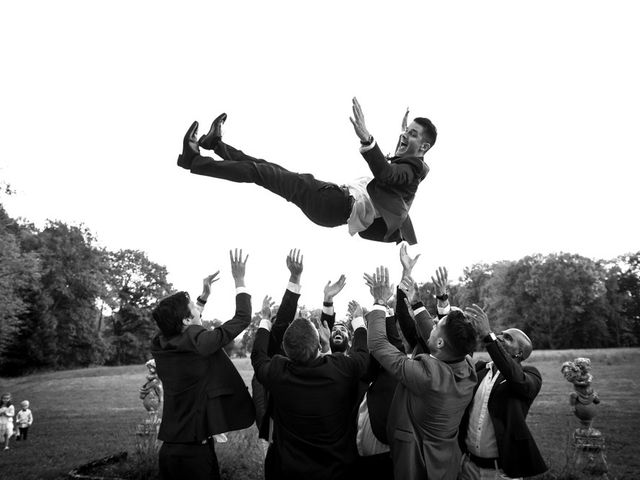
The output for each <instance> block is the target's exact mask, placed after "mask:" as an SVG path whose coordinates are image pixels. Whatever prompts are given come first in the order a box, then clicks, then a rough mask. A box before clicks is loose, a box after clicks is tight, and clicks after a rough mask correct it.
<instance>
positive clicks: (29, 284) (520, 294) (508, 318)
mask: <svg viewBox="0 0 640 480" xmlns="http://www.w3.org/2000/svg"><path fill="white" fill-rule="evenodd" d="M172 291H173V287H172V285H171V284H170V283H169V282H168V281H167V270H166V268H165V267H164V266H162V265H159V264H157V263H155V262H153V261H151V260H150V259H149V258H148V257H147V256H146V254H145V253H144V252H141V251H138V250H119V251H115V252H114V251H109V250H107V249H104V248H100V247H98V246H97V245H96V240H95V238H94V236H93V235H92V234H91V232H90V231H89V230H88V229H87V228H85V227H83V226H73V225H68V224H66V223H64V222H60V221H49V222H48V223H47V224H46V226H45V227H44V228H41V229H38V228H36V227H35V226H34V225H33V224H30V223H28V222H25V221H23V220H18V219H15V218H12V217H10V216H9V215H8V214H7V212H6V211H5V209H4V208H3V206H2V204H0V373H2V374H9V375H14V374H20V373H24V372H27V371H31V370H35V369H45V368H53V369H60V368H73V367H82V366H89V365H105V364H106V365H122V364H132V363H141V362H144V361H146V360H147V359H148V349H149V343H150V340H151V338H152V337H153V335H154V334H155V332H156V327H155V324H154V323H153V320H152V319H151V316H150V311H151V309H152V307H153V306H154V304H155V303H156V302H157V301H158V300H159V299H161V298H162V297H164V296H166V295H168V294H169V293H172ZM420 293H421V297H422V299H423V301H424V303H425V305H427V306H428V308H429V309H430V311H432V312H434V311H435V299H434V297H433V285H432V284H431V283H430V282H427V283H425V284H422V285H421V286H420ZM449 297H450V301H451V303H452V305H459V306H461V307H465V306H468V305H471V304H472V303H476V304H478V305H480V306H481V307H483V308H484V309H485V311H487V312H488V313H489V315H490V317H491V321H492V325H494V327H495V328H496V330H498V329H500V328H506V327H508V326H515V327H518V328H521V329H522V330H524V331H525V332H526V333H527V334H529V336H530V337H531V338H532V340H533V342H534V345H535V347H536V349H544V348H596V347H625V346H638V345H639V344H640V252H636V253H631V254H626V255H621V256H619V257H617V258H615V259H611V260H593V259H589V258H586V257H583V256H580V255H575V254H569V253H554V254H548V255H540V254H537V255H530V256H526V257H524V258H522V259H520V260H515V261H510V260H509V261H500V262H495V263H492V264H484V263H482V264H475V265H472V266H471V267H468V268H465V269H464V271H463V275H462V277H461V278H460V279H459V280H458V281H457V282H452V283H451V285H450V294H449ZM310 313H311V314H313V313H316V314H317V313H319V309H316V310H310ZM311 316H313V315H311ZM257 323H258V321H257V317H256V318H255V319H254V321H253V322H252V325H251V326H250V327H249V329H248V330H247V334H246V335H245V337H244V338H243V339H241V340H240V341H239V342H237V344H236V345H235V347H234V348H233V349H230V350H229V352H232V353H234V354H238V355H241V356H242V355H246V354H247V353H248V352H250V349H251V345H252V343H253V342H252V340H253V336H254V334H255V330H256V329H257ZM210 325H211V326H215V325H216V321H212V322H210Z"/></svg>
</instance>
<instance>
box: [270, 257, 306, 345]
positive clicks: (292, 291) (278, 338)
mask: <svg viewBox="0 0 640 480" xmlns="http://www.w3.org/2000/svg"><path fill="white" fill-rule="evenodd" d="M303 260H304V255H302V253H301V252H300V250H298V249H296V248H294V249H292V250H290V251H289V255H287V259H286V263H287V269H288V270H289V273H290V275H289V283H288V284H287V289H286V290H285V292H284V295H283V296H282V301H281V302H280V307H279V308H278V313H276V320H275V322H274V324H273V328H272V329H271V338H270V341H269V355H271V356H273V355H275V354H276V353H283V352H282V350H281V345H282V339H283V338H284V332H285V331H286V330H287V327H288V326H289V325H290V324H291V322H293V319H294V318H295V316H296V310H297V309H298V299H299V298H300V288H301V287H300V279H301V277H302V270H303V268H304V267H303Z"/></svg>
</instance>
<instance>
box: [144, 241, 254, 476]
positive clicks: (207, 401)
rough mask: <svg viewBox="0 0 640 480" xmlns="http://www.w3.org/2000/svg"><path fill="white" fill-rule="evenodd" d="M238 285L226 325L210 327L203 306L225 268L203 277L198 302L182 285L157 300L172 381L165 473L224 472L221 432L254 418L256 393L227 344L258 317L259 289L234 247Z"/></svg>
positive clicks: (163, 364) (162, 365)
mask: <svg viewBox="0 0 640 480" xmlns="http://www.w3.org/2000/svg"><path fill="white" fill-rule="evenodd" d="M229 256H230V258H231V273H232V275H233V279H234V280H235V285H236V312H235V315H234V317H233V318H232V319H231V320H229V321H227V322H225V323H223V324H222V325H221V326H219V327H217V328H215V329H213V330H207V329H206V328H204V327H203V326H202V320H201V318H200V313H201V311H202V308H203V307H204V305H205V303H206V301H207V298H208V296H209V293H210V292H211V284H212V283H213V282H215V281H217V280H218V278H217V276H218V273H219V272H216V273H214V274H213V275H209V276H208V277H206V278H205V279H204V281H203V293H202V294H201V295H200V296H199V297H198V303H197V304H196V303H194V302H193V301H192V300H191V299H190V298H189V294H188V293H187V292H178V293H175V294H173V295H171V296H169V297H167V298H165V299H163V300H161V301H160V302H159V303H158V305H157V306H156V307H155V308H154V310H153V312H152V317H153V319H154V320H155V322H156V324H157V325H158V328H159V329H160V333H159V334H158V335H156V336H155V337H154V339H153V341H152V344H151V353H152V355H153V357H154V359H155V361H156V369H157V373H158V377H160V380H161V381H162V384H163V387H164V410H163V416H162V423H161V424H160V431H159V433H158V438H159V439H160V440H162V441H163V444H162V447H160V452H159V464H160V478H161V479H162V480H181V479H183V478H189V479H191V480H200V479H202V480H204V479H208V480H210V479H218V478H220V472H219V468H218V459H217V457H216V453H215V449H214V442H213V438H212V437H213V436H214V435H216V434H221V433H224V432H228V431H231V430H240V429H243V428H247V427H249V426H250V425H251V424H252V423H253V421H254V409H253V402H252V401H251V396H250V395H249V392H248V389H247V387H246V385H245V383H244V381H243V380H242V377H241V376H240V374H239V373H238V371H237V370H236V368H235V366H234V365H233V363H232V362H231V360H230V359H229V357H228V356H227V354H226V353H225V352H224V350H223V349H222V348H223V347H224V346H225V345H227V344H228V343H229V342H232V341H233V339H234V338H235V337H236V336H238V335H239V334H240V333H241V332H242V331H243V330H244V329H245V328H247V326H248V325H249V322H250V321H251V297H250V295H249V294H248V293H247V292H246V288H245V282H244V275H245V264H246V260H247V259H246V257H245V258H244V260H243V258H242V250H240V252H238V250H237V249H236V251H235V253H232V252H229Z"/></svg>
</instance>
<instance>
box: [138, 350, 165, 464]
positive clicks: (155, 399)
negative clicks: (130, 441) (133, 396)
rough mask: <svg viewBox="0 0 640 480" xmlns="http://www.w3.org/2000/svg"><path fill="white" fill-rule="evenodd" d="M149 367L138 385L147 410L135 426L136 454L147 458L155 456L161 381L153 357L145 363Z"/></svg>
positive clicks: (160, 403) (160, 404) (157, 446)
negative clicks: (141, 382) (144, 378)
mask: <svg viewBox="0 0 640 480" xmlns="http://www.w3.org/2000/svg"><path fill="white" fill-rule="evenodd" d="M145 365H146V367H147V368H148V369H149V373H148V374H147V381H146V382H145V383H144V384H143V385H142V386H141V387H140V399H141V400H142V405H144V408H145V409H146V410H147V417H146V418H145V419H144V420H143V421H142V422H141V423H139V424H138V425H137V427H136V450H137V453H138V455H140V456H142V457H146V458H149V459H154V458H156V457H157V453H158V448H159V445H158V429H159V428H160V408H161V406H162V382H161V381H160V379H159V378H158V374H157V372H156V361H155V360H154V359H151V360H149V361H148V362H147V363H145Z"/></svg>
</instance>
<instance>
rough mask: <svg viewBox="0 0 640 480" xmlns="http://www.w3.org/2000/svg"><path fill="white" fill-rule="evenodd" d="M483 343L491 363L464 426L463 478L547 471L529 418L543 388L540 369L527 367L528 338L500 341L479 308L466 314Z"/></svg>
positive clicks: (517, 335)
mask: <svg viewBox="0 0 640 480" xmlns="http://www.w3.org/2000/svg"><path fill="white" fill-rule="evenodd" d="M467 316H468V317H470V318H471V319H472V321H473V323H474V325H475V328H476V330H477V332H478V336H479V338H481V339H483V340H484V343H485V346H486V348H487V352H488V353H489V356H490V357H491V360H492V361H491V362H484V361H479V362H477V363H476V371H477V373H478V385H477V386H476V388H475V390H474V396H473V400H472V402H471V404H470V405H469V408H468V409H467V412H466V413H465V416H464V417H463V420H462V422H461V424H460V434H459V441H460V447H461V448H462V450H463V451H464V452H466V455H465V457H464V459H463V463H462V471H461V473H460V476H459V477H458V478H460V479H463V480H475V479H482V478H489V476H490V478H494V476H496V474H498V475H501V476H500V477H499V478H505V479H506V478H520V477H529V476H533V475H538V474H540V473H543V472H545V471H546V470H547V466H546V465H545V463H544V460H543V458H542V456H541V455H540V451H539V450H538V447H537V445H536V442H535V440H534V439H533V436H532V435H531V432H530V431H529V428H528V427H527V423H526V417H527V413H528V412H529V408H530V407H531V404H532V403H533V400H534V399H535V398H536V395H538V392H539V391H540V388H541V387H542V377H541V375H540V372H539V371H538V369H537V368H535V367H532V366H524V367H523V366H522V364H521V362H522V361H523V360H525V359H527V358H528V357H529V355H531V352H532V350H533V346H532V344H531V340H530V339H529V337H528V336H527V335H526V334H525V333H524V332H523V331H522V330H519V329H517V328H509V329H507V330H505V331H504V332H502V333H500V334H498V335H495V334H494V333H493V332H492V331H491V327H490V325H489V319H488V317H487V315H486V313H485V312H483V311H482V309H481V308H480V307H478V306H477V305H473V306H472V307H469V308H468V309H467Z"/></svg>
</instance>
